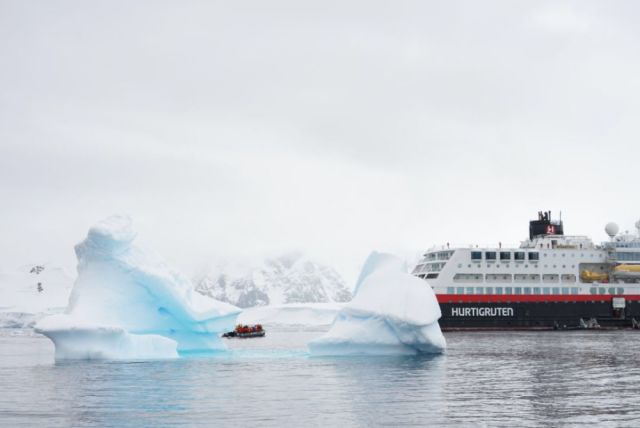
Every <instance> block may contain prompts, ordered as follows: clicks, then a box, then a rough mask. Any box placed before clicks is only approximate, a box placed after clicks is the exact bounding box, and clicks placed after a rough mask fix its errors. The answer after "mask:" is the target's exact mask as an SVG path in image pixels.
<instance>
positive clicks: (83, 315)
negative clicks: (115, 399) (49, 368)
mask: <svg viewBox="0 0 640 428" xmlns="http://www.w3.org/2000/svg"><path fill="white" fill-rule="evenodd" d="M135 238H136V232H135V231H134V229H133V227H132V222H131V219H130V218H129V217H127V216H112V217H109V218H107V219H105V220H103V221H101V222H99V223H98V224H96V225H95V226H93V227H92V228H91V229H90V230H89V233H88V235H87V237H86V239H85V240H84V241H82V242H80V243H79V244H77V245H76V247H75V252H76V256H77V258H78V278H77V280H76V282H75V284H74V286H73V290H72V292H71V296H70V298H69V303H68V305H67V308H66V310H65V312H64V313H63V314H58V315H53V316H49V317H46V318H44V319H42V320H40V321H39V322H38V323H37V324H36V326H35V329H36V331H37V332H38V333H42V334H44V335H45V336H47V337H49V338H50V339H51V340H52V341H53V343H54V344H55V347H56V359H86V358H91V359H148V358H176V357H178V356H180V355H184V354H186V353H193V352H211V351H218V350H224V349H226V348H225V345H224V344H223V342H222V340H221V339H220V337H219V336H220V333H221V332H224V331H227V330H231V329H233V326H234V325H235V321H236V317H237V315H238V314H239V313H240V309H239V308H237V307H235V306H233V305H230V304H228V303H224V302H220V301H217V300H213V299H211V298H208V297H205V296H203V295H201V294H199V293H197V292H196V291H195V289H194V287H193V285H192V284H191V282H190V281H189V280H188V279H187V278H186V277H185V276H183V275H181V274H180V273H178V272H177V271H175V270H174V269H172V268H170V267H169V266H168V265H167V264H166V263H165V262H164V261H163V260H162V259H161V258H160V257H159V256H157V255H155V254H153V253H152V252H150V251H144V250H143V249H141V248H140V247H138V246H136V245H135V244H134V240H135Z"/></svg>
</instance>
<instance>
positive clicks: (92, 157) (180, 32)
mask: <svg viewBox="0 0 640 428" xmlns="http://www.w3.org/2000/svg"><path fill="white" fill-rule="evenodd" d="M639 15H640V5H639V4H637V3H634V2H606V3H605V2H596V1H553V2H552V1H524V2H517V3H515V2H509V1H486V2H474V1H448V2H434V1H427V2H424V1H407V2H402V3H397V2H371V1H366V2H364V1H352V2H348V3H345V2H337V1H327V2H321V3H316V4H309V3H300V2H294V1H276V2H269V3H265V2H259V1H248V2H222V1H213V2H201V1H187V2H180V3H177V2H150V1H138V2H135V3H131V2H125V1H115V2H109V3H99V2H83V1H57V2H47V1H29V2H20V1H11V0H0V208H1V212H2V217H1V218H2V221H0V236H2V245H0V268H13V267H15V266H17V265H21V264H25V263H32V262H55V263H60V264H63V265H65V266H68V267H73V266H74V263H75V258H74V255H73V250H72V246H73V244H75V243H76V242H78V241H79V240H81V239H82V237H83V236H84V235H85V233H86V230H87V228H88V227H89V226H90V225H91V224H93V223H94V222H96V221H97V220H99V219H101V218H103V217H106V216H107V215H110V214H112V213H114V212H124V213H129V214H130V215H132V216H133V217H134V218H135V219H136V221H137V228H138V229H139V230H140V231H141V238H142V239H143V241H145V242H147V243H148V245H149V246H152V247H154V248H156V249H157V250H158V251H159V252H160V253H162V254H163V255H165V256H166V258H167V259H168V260H169V261H170V262H171V263H173V264H175V265H177V266H178V267H180V268H182V269H183V270H185V271H186V272H187V273H192V272H194V271H195V270H196V269H198V267H199V266H200V265H201V264H202V263H205V262H210V261H211V260H216V259H220V258H231V259H234V258H250V257H254V256H262V255H266V254H277V253H279V252H282V251H289V250H294V249H295V250H301V251H303V252H305V253H307V254H310V255H312V256H314V257H317V258H318V259H320V260H321V261H322V262H326V263H330V264H332V265H333V266H335V267H336V268H338V269H339V270H340V271H341V272H342V273H343V274H344V275H345V276H346V277H347V280H349V281H351V282H353V280H355V274H356V273H357V270H358V267H359V265H360V263H361V262H362V260H364V258H365V257H366V255H367V254H368V253H369V251H370V250H372V249H378V250H383V251H390V252H394V253H398V254H400V255H403V256H404V257H407V258H408V259H411V258H412V257H413V256H414V255H415V254H416V253H417V252H419V251H422V250H424V249H425V248H427V247H429V246H431V245H432V244H438V243H445V242H450V243H452V244H461V245H468V244H470V243H479V244H487V245H497V243H498V241H501V242H502V243H503V245H508V244H513V245H515V244H517V243H518V241H519V240H520V239H524V238H525V237H526V234H527V221H528V220H529V219H531V218H534V217H535V216H536V213H537V212H538V211H539V210H553V211H554V212H557V211H559V210H562V212H563V219H564V220H565V222H566V225H565V232H566V233H569V234H588V235H591V236H593V237H594V238H595V239H596V240H597V241H600V240H603V239H604V238H605V234H604V232H603V227H604V224H605V223H606V222H608V221H612V220H613V221H617V222H618V223H619V224H620V225H621V228H622V230H623V231H624V230H625V229H632V228H633V223H634V222H635V221H636V220H637V219H638V218H639V217H640V205H639V204H638V202H637V197H636V194H637V183H638V180H637V163H638V155H640V144H639V143H638V135H639V125H638V121H637V118H638V117H639V116H640V104H639V103H638V100H639V99H640V79H639V78H638V76H640V51H639V50H638V49H637V46H638V44H639V42H640V29H639V28H638V26H637V20H638V16H639Z"/></svg>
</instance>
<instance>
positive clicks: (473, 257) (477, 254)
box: [471, 251, 482, 260]
mask: <svg viewBox="0 0 640 428" xmlns="http://www.w3.org/2000/svg"><path fill="white" fill-rule="evenodd" d="M471 260H482V252H480V251H472V252H471Z"/></svg>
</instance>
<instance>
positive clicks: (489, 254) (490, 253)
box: [484, 251, 496, 260]
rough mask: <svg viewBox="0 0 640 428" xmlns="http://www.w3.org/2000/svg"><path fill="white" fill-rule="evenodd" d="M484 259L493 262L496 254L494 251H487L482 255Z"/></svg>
mask: <svg viewBox="0 0 640 428" xmlns="http://www.w3.org/2000/svg"><path fill="white" fill-rule="evenodd" d="M484 258H485V259H487V260H495V259H496V252H495V251H487V252H486V253H484Z"/></svg>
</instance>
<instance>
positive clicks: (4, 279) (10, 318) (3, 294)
mask: <svg viewBox="0 0 640 428" xmlns="http://www.w3.org/2000/svg"><path fill="white" fill-rule="evenodd" d="M72 287H73V276H72V275H70V274H69V273H68V272H67V271H66V270H65V269H63V268H60V267H57V266H52V265H47V264H36V265H27V266H22V267H20V268H18V269H15V270H0V328H2V327H30V326H31V325H33V324H34V323H35V322H36V321H37V320H38V319H39V318H41V317H42V316H44V315H47V314H52V313H58V312H62V311H63V310H64V309H65V308H66V306H67V303H68V301H69V294H71V289H72Z"/></svg>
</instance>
